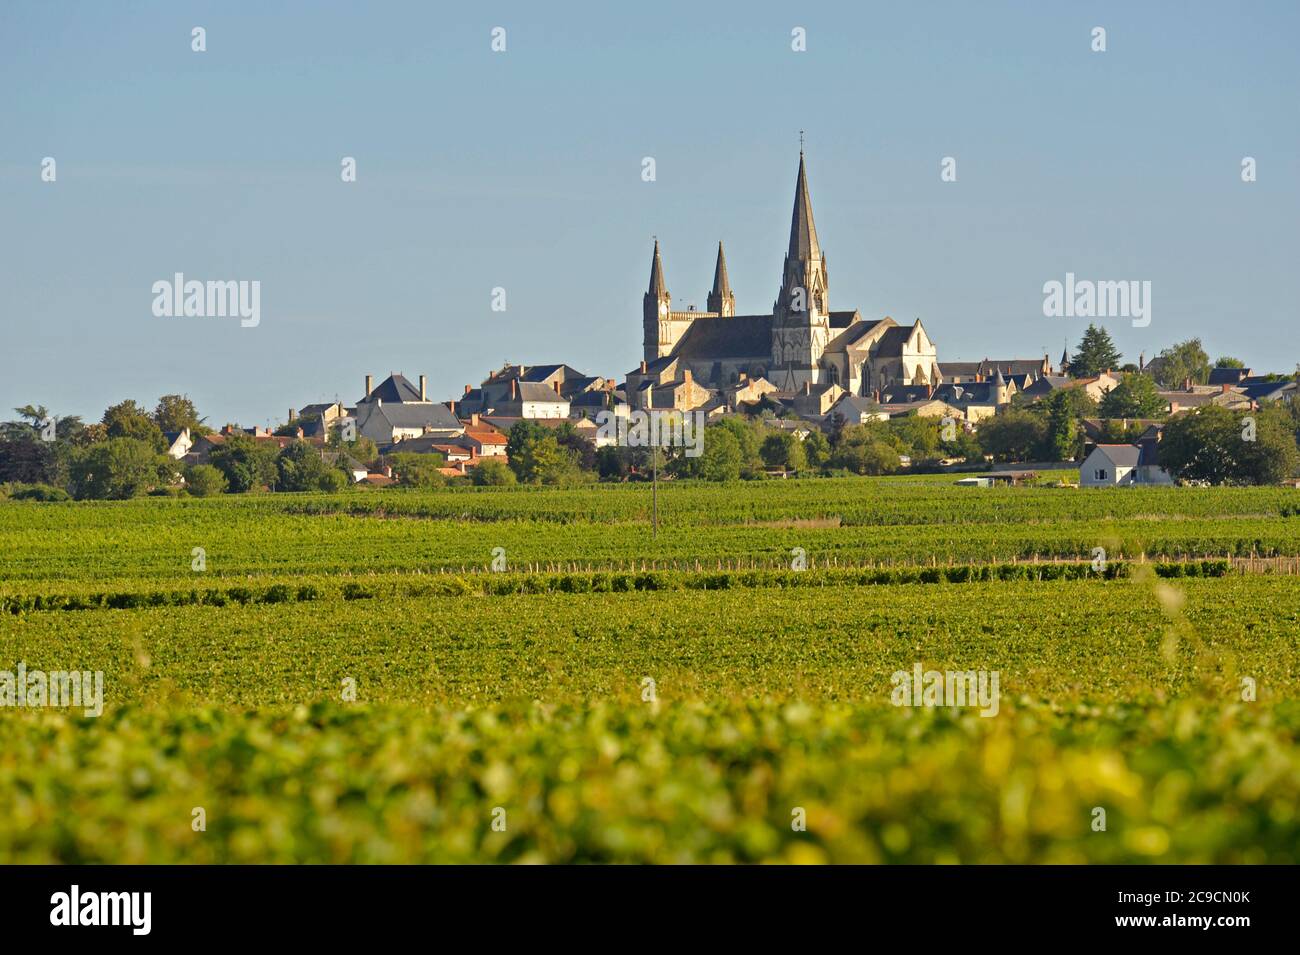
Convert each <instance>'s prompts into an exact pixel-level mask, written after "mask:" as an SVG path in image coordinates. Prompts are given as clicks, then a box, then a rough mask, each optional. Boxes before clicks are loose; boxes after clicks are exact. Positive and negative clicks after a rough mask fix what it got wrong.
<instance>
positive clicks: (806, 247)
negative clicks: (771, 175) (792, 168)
mask: <svg viewBox="0 0 1300 955" xmlns="http://www.w3.org/2000/svg"><path fill="white" fill-rule="evenodd" d="M821 254H822V250H821V246H820V245H818V244H817V227H816V226H815V225H814V224H813V214H812V199H811V198H809V196H808V173H807V171H806V170H805V168H804V160H803V147H802V146H800V148H799V178H798V180H797V181H796V182H795V186H794V213H793V215H791V217H790V252H789V255H790V258H792V259H819V258H821Z"/></svg>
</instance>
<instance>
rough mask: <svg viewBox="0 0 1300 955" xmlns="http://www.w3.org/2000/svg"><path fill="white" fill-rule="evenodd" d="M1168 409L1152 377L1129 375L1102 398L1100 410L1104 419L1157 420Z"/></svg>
mask: <svg viewBox="0 0 1300 955" xmlns="http://www.w3.org/2000/svg"><path fill="white" fill-rule="evenodd" d="M1166 407H1167V402H1166V401H1165V400H1164V399H1163V398H1161V397H1160V394H1159V392H1157V391H1156V383H1155V382H1154V381H1152V380H1151V376H1150V375H1128V376H1126V377H1125V378H1124V380H1123V381H1121V382H1120V383H1119V384H1118V385H1116V386H1115V387H1114V388H1112V389H1111V390H1110V391H1108V392H1106V394H1105V395H1103V396H1102V399H1101V406H1100V409H1099V410H1100V412H1101V416H1102V417H1103V418H1156V417H1161V416H1163V415H1164V413H1165V408H1166Z"/></svg>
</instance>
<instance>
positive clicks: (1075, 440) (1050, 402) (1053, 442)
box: [1034, 388, 1092, 461]
mask: <svg viewBox="0 0 1300 955" xmlns="http://www.w3.org/2000/svg"><path fill="white" fill-rule="evenodd" d="M1080 395H1082V396H1083V397H1084V398H1085V399H1087V401H1088V404H1089V405H1091V404H1092V399H1090V398H1088V396H1087V393H1086V392H1085V391H1084V390H1083V389H1082V388H1058V389H1056V390H1055V391H1053V392H1052V393H1051V394H1049V395H1048V396H1047V397H1046V398H1044V399H1043V400H1042V401H1040V402H1039V403H1038V404H1037V405H1036V406H1035V408H1034V410H1035V411H1036V412H1038V413H1039V414H1041V415H1043V440H1042V444H1041V445H1040V447H1039V450H1038V455H1037V456H1038V457H1040V458H1042V459H1044V460H1046V461H1074V460H1077V459H1078V458H1079V457H1080V456H1081V455H1082V454H1083V429H1082V427H1081V425H1080V421H1079V419H1080V418H1081V417H1082V415H1081V414H1080V413H1079V409H1080V407H1081V405H1080V402H1079V400H1078V398H1079V396H1080Z"/></svg>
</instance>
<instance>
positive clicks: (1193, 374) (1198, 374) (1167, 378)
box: [1155, 338, 1210, 388]
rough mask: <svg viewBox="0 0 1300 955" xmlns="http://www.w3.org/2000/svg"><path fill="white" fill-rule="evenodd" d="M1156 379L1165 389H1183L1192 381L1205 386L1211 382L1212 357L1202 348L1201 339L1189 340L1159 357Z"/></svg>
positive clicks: (1174, 346)
mask: <svg viewBox="0 0 1300 955" xmlns="http://www.w3.org/2000/svg"><path fill="white" fill-rule="evenodd" d="M1155 365H1156V369H1157V371H1156V378H1157V380H1159V382H1160V384H1161V385H1163V386H1164V387H1165V388H1181V387H1183V383H1184V382H1186V381H1189V380H1190V381H1191V383H1192V384H1194V385H1203V384H1205V383H1206V382H1207V381H1209V380H1210V356H1209V355H1207V354H1206V353H1205V349H1204V348H1202V347H1201V340H1200V339H1199V338H1189V339H1188V340H1187V341H1185V342H1179V343H1178V344H1177V345H1173V346H1172V347H1170V348H1166V349H1165V350H1164V351H1162V352H1161V353H1160V354H1159V355H1158V356H1157V361H1156V363H1155Z"/></svg>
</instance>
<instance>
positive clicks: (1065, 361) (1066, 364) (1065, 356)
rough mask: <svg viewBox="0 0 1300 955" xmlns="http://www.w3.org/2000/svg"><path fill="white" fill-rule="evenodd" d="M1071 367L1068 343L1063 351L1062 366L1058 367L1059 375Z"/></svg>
mask: <svg viewBox="0 0 1300 955" xmlns="http://www.w3.org/2000/svg"><path fill="white" fill-rule="evenodd" d="M1069 367H1070V348H1069V346H1068V345H1067V346H1066V347H1065V349H1064V350H1063V351H1062V352H1061V367H1060V368H1058V369H1056V373H1057V374H1058V375H1064V374H1065V371H1066V369H1067V368H1069Z"/></svg>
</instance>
